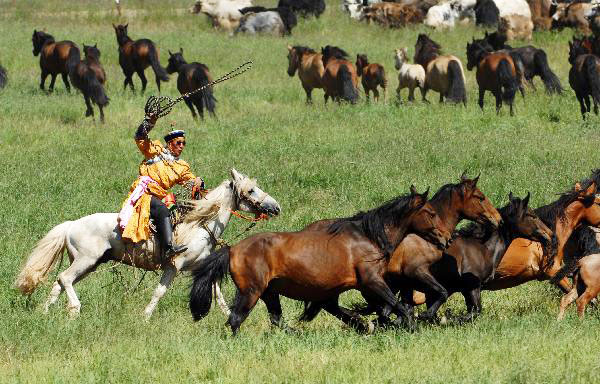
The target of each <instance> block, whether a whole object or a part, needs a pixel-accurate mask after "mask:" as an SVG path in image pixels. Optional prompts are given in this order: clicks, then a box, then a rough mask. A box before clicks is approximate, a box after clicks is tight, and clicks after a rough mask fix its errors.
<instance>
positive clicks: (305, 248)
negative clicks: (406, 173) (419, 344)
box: [190, 192, 450, 334]
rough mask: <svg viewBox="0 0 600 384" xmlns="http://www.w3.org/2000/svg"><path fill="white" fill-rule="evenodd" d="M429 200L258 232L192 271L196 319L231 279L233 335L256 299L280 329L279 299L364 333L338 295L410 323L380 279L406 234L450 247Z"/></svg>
mask: <svg viewBox="0 0 600 384" xmlns="http://www.w3.org/2000/svg"><path fill="white" fill-rule="evenodd" d="M426 195H427V193H424V194H417V193H413V192H411V193H410V194H408V195H404V196H400V197H398V198H396V199H394V200H392V201H390V202H388V203H386V204H384V205H382V206H381V207H379V208H376V209H373V210H371V211H368V212H360V213H358V214H357V215H355V216H352V217H349V218H344V219H339V220H336V221H334V222H333V223H332V224H331V225H330V226H329V228H328V230H327V231H300V232H278V233H275V232H271V233H261V234H257V235H254V236H251V237H249V238H247V239H245V240H242V241H241V242H239V243H238V244H236V245H234V246H232V247H225V248H222V249H221V250H219V251H217V252H216V253H213V254H211V255H210V256H208V257H207V259H206V261H205V262H203V263H202V264H201V265H200V266H199V267H198V269H196V271H195V272H194V283H193V285H192V289H191V292H190V309H191V311H192V314H193V316H194V319H195V320H199V319H200V318H202V317H204V316H205V315H206V314H207V313H208V310H209V309H210V304H211V300H212V288H211V287H212V284H214V283H215V282H216V281H219V280H221V279H222V278H223V277H224V276H225V275H226V274H227V272H229V274H230V275H231V277H232V279H233V281H234V283H235V285H236V287H237V290H238V291H237V294H236V298H235V302H234V304H233V307H232V312H231V315H230V316H229V320H228V324H229V325H230V326H231V330H232V331H233V333H234V334H235V333H236V332H237V330H238V328H239V327H240V324H241V323H242V322H243V321H244V320H245V319H246V317H247V316H248V314H249V312H250V311H251V310H252V308H253V307H254V305H255V304H256V302H257V300H258V299H259V298H260V299H262V300H263V301H264V302H265V304H266V305H267V310H268V311H269V314H270V317H271V322H272V323H273V324H274V325H278V326H281V325H282V321H281V305H280V303H279V295H284V296H287V297H290V298H293V299H296V300H304V301H309V300H312V301H316V302H319V303H323V307H324V308H325V310H327V311H329V312H330V313H332V314H333V315H334V316H336V317H338V318H339V319H341V320H342V321H344V322H346V323H348V324H350V325H352V326H354V327H356V328H357V329H358V330H361V331H365V330H366V327H365V325H364V323H363V322H362V321H361V320H360V318H359V317H358V316H355V315H354V314H353V313H351V311H346V310H344V309H342V308H340V307H339V306H338V305H337V298H338V296H339V295H340V294H341V293H342V292H345V291H347V290H349V289H358V290H360V291H361V292H363V294H365V295H369V296H371V297H375V298H377V299H378V300H380V301H381V302H382V303H385V304H386V305H388V306H389V307H390V308H392V309H393V310H394V311H395V313H396V314H397V315H399V317H403V318H404V319H405V320H406V321H407V322H408V323H409V324H411V323H412V319H410V318H408V316H406V313H405V310H404V307H403V306H401V305H399V304H398V302H397V300H396V298H395V297H394V295H393V293H392V292H391V291H390V289H389V287H388V286H387V284H386V283H385V281H384V280H383V276H382V275H383V272H384V271H385V265H386V263H387V257H386V254H388V249H390V248H393V247H395V245H396V244H397V243H398V242H400V241H401V240H402V238H403V237H404V236H405V234H406V233H410V232H417V233H419V234H421V235H422V236H424V237H426V238H428V239H430V240H431V241H432V242H434V243H437V244H439V245H440V246H441V247H445V245H446V243H447V241H448V239H449V236H450V234H449V232H448V231H446V229H445V228H444V225H443V223H441V221H440V220H439V217H438V216H437V215H436V213H435V211H434V210H433V209H432V208H431V207H430V206H428V203H427V196H426Z"/></svg>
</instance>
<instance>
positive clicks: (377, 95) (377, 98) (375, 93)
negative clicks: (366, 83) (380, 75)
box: [373, 87, 379, 103]
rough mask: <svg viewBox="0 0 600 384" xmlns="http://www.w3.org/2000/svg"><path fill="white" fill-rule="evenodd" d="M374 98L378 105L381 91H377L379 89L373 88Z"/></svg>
mask: <svg viewBox="0 0 600 384" xmlns="http://www.w3.org/2000/svg"><path fill="white" fill-rule="evenodd" d="M373 98H374V99H375V102H376V103H379V91H378V90H377V87H375V88H373Z"/></svg>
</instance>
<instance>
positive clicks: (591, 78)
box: [569, 38, 600, 119]
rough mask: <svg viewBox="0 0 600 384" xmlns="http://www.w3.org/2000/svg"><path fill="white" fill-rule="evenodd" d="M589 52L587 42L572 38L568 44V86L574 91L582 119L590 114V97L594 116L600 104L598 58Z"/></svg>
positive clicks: (599, 61) (599, 60)
mask: <svg viewBox="0 0 600 384" xmlns="http://www.w3.org/2000/svg"><path fill="white" fill-rule="evenodd" d="M591 50H592V48H591V45H590V43H589V41H586V40H585V39H577V38H574V39H573V41H572V42H571V41H570V42H569V63H571V69H570V70H569V85H570V86H571V88H573V91H575V96H577V100H578V101H579V107H580V110H581V116H582V117H583V119H585V114H586V112H590V96H591V97H592V101H593V103H594V113H595V114H596V115H597V114H598V104H600V58H598V57H597V56H596V55H594V54H592V53H591Z"/></svg>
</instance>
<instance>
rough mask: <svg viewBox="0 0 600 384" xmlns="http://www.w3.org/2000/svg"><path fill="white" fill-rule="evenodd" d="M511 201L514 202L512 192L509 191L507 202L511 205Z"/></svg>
mask: <svg viewBox="0 0 600 384" xmlns="http://www.w3.org/2000/svg"><path fill="white" fill-rule="evenodd" d="M513 200H514V197H513V194H512V191H510V192H508V201H509V202H510V203H512V201H513Z"/></svg>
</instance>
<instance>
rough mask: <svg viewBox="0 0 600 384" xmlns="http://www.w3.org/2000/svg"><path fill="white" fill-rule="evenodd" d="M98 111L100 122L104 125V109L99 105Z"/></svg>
mask: <svg viewBox="0 0 600 384" xmlns="http://www.w3.org/2000/svg"><path fill="white" fill-rule="evenodd" d="M98 109H99V110H100V122H101V123H104V109H103V107H102V106H101V105H99V106H98Z"/></svg>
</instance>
